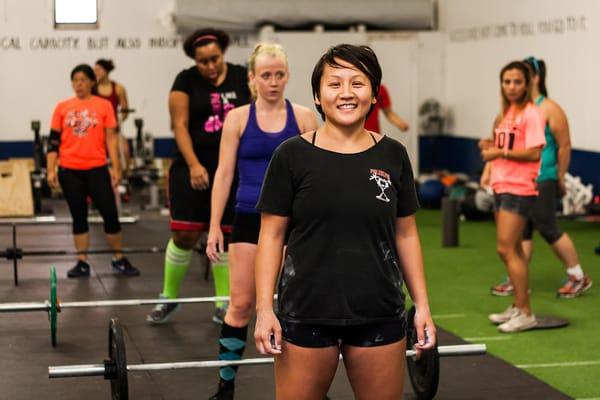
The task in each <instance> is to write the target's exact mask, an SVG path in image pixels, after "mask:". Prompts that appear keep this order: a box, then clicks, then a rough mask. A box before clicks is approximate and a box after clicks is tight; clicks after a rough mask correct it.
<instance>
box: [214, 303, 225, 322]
mask: <svg viewBox="0 0 600 400" xmlns="http://www.w3.org/2000/svg"><path fill="white" fill-rule="evenodd" d="M226 312H227V308H221V307H219V308H215V313H214V315H213V317H212V322H214V323H215V324H218V325H223V321H224V320H225V313H226Z"/></svg>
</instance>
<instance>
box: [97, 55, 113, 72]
mask: <svg viewBox="0 0 600 400" xmlns="http://www.w3.org/2000/svg"><path fill="white" fill-rule="evenodd" d="M96 65H99V66H101V67H102V68H103V69H104V70H105V71H106V73H109V72H110V71H112V70H113V69H115V63H114V62H113V60H109V59H106V58H99V59H98V60H97V61H96Z"/></svg>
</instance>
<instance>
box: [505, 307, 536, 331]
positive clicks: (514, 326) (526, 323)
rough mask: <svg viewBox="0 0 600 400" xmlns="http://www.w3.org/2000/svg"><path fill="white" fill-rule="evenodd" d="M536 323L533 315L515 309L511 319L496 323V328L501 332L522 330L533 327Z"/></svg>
mask: <svg viewBox="0 0 600 400" xmlns="http://www.w3.org/2000/svg"><path fill="white" fill-rule="evenodd" d="M536 324H537V320H536V319H535V315H533V314H531V315H527V314H525V313H522V312H521V311H519V310H517V313H516V314H515V315H514V316H513V317H512V318H511V319H509V320H508V321H506V322H505V323H503V324H501V325H498V330H499V331H500V332H503V333H512V332H522V331H526V330H528V329H532V328H534V327H535V325H536Z"/></svg>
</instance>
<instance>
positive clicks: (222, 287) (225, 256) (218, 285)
mask: <svg viewBox="0 0 600 400" xmlns="http://www.w3.org/2000/svg"><path fill="white" fill-rule="evenodd" d="M220 257H221V260H220V261H219V262H216V263H213V264H212V273H213V280H214V282H215V296H229V253H221V254H220ZM226 304H227V303H225V302H223V301H217V302H216V303H215V306H216V307H217V308H224V307H225V305H226Z"/></svg>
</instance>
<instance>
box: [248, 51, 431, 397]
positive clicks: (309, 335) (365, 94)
mask: <svg viewBox="0 0 600 400" xmlns="http://www.w3.org/2000/svg"><path fill="white" fill-rule="evenodd" d="M380 83H381V68H380V66H379V62H378V60H377V57H376V56H375V53H374V52H373V50H371V49H370V48H369V47H366V46H353V45H346V44H343V45H338V46H335V47H332V48H331V49H329V50H328V51H327V53H325V54H324V55H323V56H322V57H321V59H320V60H319V61H318V62H317V65H316V66H315V68H314V70H313V75H312V91H313V96H314V100H315V104H316V106H317V109H318V111H319V112H320V113H321V115H322V116H323V118H324V120H325V124H324V125H323V126H322V127H321V128H319V129H318V130H317V131H311V132H308V133H305V134H303V135H301V136H300V137H295V138H292V139H289V140H287V141H286V142H285V143H283V144H282V145H281V146H279V148H278V149H277V150H276V151H275V153H274V154H273V158H272V160H271V163H270V165H269V169H268V171H267V175H266V177H265V180H264V183H263V187H262V191H261V196H260V200H259V203H258V206H257V207H258V208H259V209H260V210H261V212H262V218H261V230H260V236H259V241H258V250H257V257H256V274H255V276H256V299H257V300H256V301H257V305H256V309H257V322H256V329H255V333H254V339H255V342H256V346H257V349H258V351H259V352H261V353H263V354H264V353H270V354H274V355H275V382H276V398H277V399H282V400H287V399H290V400H291V399H294V400H298V399H300V400H303V399H306V400H308V399H322V398H324V397H325V395H326V393H327V390H328V388H329V385H330V384H331V381H332V379H333V376H334V374H335V371H336V369H337V365H338V358H339V355H340V353H342V354H343V360H344V364H345V366H346V371H347V373H348V378H349V380H350V382H351V386H352V388H353V391H354V395H355V398H356V399H359V400H363V399H365V400H366V399H373V398H378V399H382V398H386V399H387V398H389V399H392V398H393V399H396V398H400V397H401V396H402V390H403V382H404V363H403V362H400V359H401V358H400V356H401V355H402V354H403V353H404V351H405V348H406V340H405V339H404V337H405V326H404V293H403V290H402V285H403V282H404V281H406V285H407V287H408V289H409V291H410V294H411V297H412V298H413V300H414V302H415V304H416V307H417V312H416V314H415V317H414V325H415V328H416V331H417V337H418V343H416V349H417V351H421V350H423V349H427V348H431V347H432V346H434V344H435V326H434V325H433V321H432V320H431V315H430V312H429V304H428V303H429V301H428V296H427V291H426V287H425V277H424V271H423V260H422V256H421V247H420V242H419V237H418V233H417V229H416V223H415V219H414V215H413V214H414V213H415V212H416V210H417V208H418V202H417V199H416V193H415V185H414V180H413V174H412V169H411V166H410V162H409V159H408V155H407V153H406V149H405V148H404V146H402V145H401V144H400V143H398V142H396V141H394V140H393V139H390V138H388V137H385V136H383V135H381V134H379V133H375V132H369V131H367V130H365V128H364V123H365V119H366V117H367V115H368V113H369V112H370V111H371V109H372V107H373V104H375V102H376V101H377V100H376V98H377V93H378V90H379V86H380ZM340 194H343V196H340ZM288 228H289V229H290V232H289V240H288V242H287V245H288V246H287V249H286V252H285V260H284V261H283V271H282V272H281V278H280V282H279V287H278V296H279V297H278V303H277V315H275V313H274V311H273V299H272V297H273V288H274V287H275V281H276V279H277V276H278V275H279V271H280V266H281V265H282V254H283V245H284V243H285V238H286V232H287V231H288ZM334 249H335V250H334ZM269 297H270V298H269ZM411 345H412V343H411Z"/></svg>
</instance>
